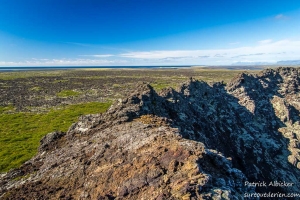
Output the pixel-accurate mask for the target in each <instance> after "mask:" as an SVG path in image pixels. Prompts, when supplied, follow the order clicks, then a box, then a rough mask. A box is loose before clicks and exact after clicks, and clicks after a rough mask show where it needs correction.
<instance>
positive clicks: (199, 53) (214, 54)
mask: <svg viewBox="0 0 300 200" xmlns="http://www.w3.org/2000/svg"><path fill="white" fill-rule="evenodd" d="M283 52H285V53H283ZM119 56H120V57H124V58H132V59H144V60H145V59H146V60H153V61H159V60H162V59H168V58H173V60H174V59H175V58H181V59H182V58H185V60H184V61H185V62H187V63H200V64H202V63H203V64H205V63H208V64H211V63H217V62H220V61H223V62H224V64H231V63H233V62H239V61H244V60H245V58H246V57H247V60H252V61H254V62H262V61H263V62H276V61H278V60H288V59H299V58H300V41H291V40H280V41H272V40H271V39H268V40H262V41H260V42H259V44H258V45H256V46H245V47H238V48H228V49H204V50H175V51H136V52H130V53H124V54H120V55H119Z"/></svg>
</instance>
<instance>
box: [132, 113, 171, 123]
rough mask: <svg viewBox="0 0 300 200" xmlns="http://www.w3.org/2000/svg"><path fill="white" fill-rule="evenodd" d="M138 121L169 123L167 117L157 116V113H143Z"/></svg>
mask: <svg viewBox="0 0 300 200" xmlns="http://www.w3.org/2000/svg"><path fill="white" fill-rule="evenodd" d="M136 121H140V122H142V123H143V124H151V125H155V126H164V125H167V120H166V119H165V118H162V117H157V116H155V115H142V116H140V117H139V118H137V119H136Z"/></svg>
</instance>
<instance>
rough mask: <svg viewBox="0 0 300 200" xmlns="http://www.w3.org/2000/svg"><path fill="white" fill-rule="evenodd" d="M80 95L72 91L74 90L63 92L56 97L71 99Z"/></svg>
mask: <svg viewBox="0 0 300 200" xmlns="http://www.w3.org/2000/svg"><path fill="white" fill-rule="evenodd" d="M78 95H80V92H77V91H74V90H63V91H60V92H58V93H57V96H58V97H71V96H75V97H76V96H78Z"/></svg>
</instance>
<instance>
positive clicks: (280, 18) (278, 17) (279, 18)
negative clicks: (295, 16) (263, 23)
mask: <svg viewBox="0 0 300 200" xmlns="http://www.w3.org/2000/svg"><path fill="white" fill-rule="evenodd" d="M275 19H276V20H284V19H288V17H287V16H285V15H283V14H278V15H276V16H275Z"/></svg>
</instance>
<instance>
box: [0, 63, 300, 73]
mask: <svg viewBox="0 0 300 200" xmlns="http://www.w3.org/2000/svg"><path fill="white" fill-rule="evenodd" d="M281 66H284V67H288V66H286V65H271V66H270V65H244V66H233V65H227V66H225V65H224V66H205V65H178V66H176V65H172V66H159V65H157V66H43V67H42V66H31V67H30V66H29V67H28V66H26V67H0V72H11V71H44V70H45V71H46V70H72V69H85V70H87V69H95V70H97V69H195V68H200V69H227V70H262V69H265V68H276V67H281ZM289 67H299V66H289Z"/></svg>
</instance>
